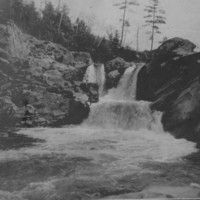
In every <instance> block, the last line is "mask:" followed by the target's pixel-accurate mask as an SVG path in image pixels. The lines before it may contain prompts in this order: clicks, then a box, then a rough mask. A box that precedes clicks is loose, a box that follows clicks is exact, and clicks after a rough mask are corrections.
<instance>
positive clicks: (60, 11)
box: [0, 0, 133, 62]
mask: <svg viewBox="0 0 200 200" xmlns="http://www.w3.org/2000/svg"><path fill="white" fill-rule="evenodd" d="M0 4H1V5H0V8H1V10H0V21H1V23H2V22H6V21H8V20H13V21H14V22H15V23H16V24H17V25H18V26H19V27H20V28H21V29H22V30H23V31H24V32H26V33H27V34H30V35H33V36H35V37H36V38H38V39H40V40H48V41H52V42H55V43H59V44H62V45H63V46H64V47H66V48H67V49H68V50H70V51H78V52H81V51H84V52H89V53H90V54H91V55H92V58H93V60H94V61H100V62H105V61H107V60H110V59H112V58H114V57H117V56H121V57H124V56H125V57H132V53H133V51H132V50H130V49H129V48H128V47H126V48H123V47H120V41H119V40H120V39H119V34H118V31H115V32H114V33H110V34H109V35H108V37H107V38H105V37H100V36H96V35H94V34H93V33H92V31H91V28H90V27H89V26H88V25H87V24H86V23H85V22H84V21H83V20H82V19H79V18H77V19H76V20H75V22H72V20H71V19H70V17H69V10H68V8H67V6H66V5H65V6H62V8H61V7H60V6H58V7H54V6H53V4H52V3H51V2H47V1H46V3H45V6H44V8H42V9H37V8H36V6H35V4H34V2H31V3H25V2H24V0H1V2H0ZM127 59H128V58H127ZM130 59H131V58H130ZM130 59H128V60H130Z"/></svg>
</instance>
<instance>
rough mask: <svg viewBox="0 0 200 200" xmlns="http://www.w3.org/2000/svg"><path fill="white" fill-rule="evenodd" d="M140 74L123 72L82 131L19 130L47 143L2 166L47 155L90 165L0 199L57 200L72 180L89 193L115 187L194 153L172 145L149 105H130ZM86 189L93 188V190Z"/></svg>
mask: <svg viewBox="0 0 200 200" xmlns="http://www.w3.org/2000/svg"><path fill="white" fill-rule="evenodd" d="M140 68H141V66H139V67H137V68H136V66H135V67H132V68H129V69H127V71H126V72H125V74H124V76H123V77H122V79H121V81H120V83H119V86H118V87H117V88H116V89H115V90H111V91H109V93H108V95H106V96H105V97H102V98H101V100H100V102H99V103H97V104H93V105H92V107H91V113H90V116H89V118H88V119H87V120H86V121H85V122H84V124H83V125H82V126H67V127H63V128H33V129H23V130H21V131H19V133H20V134H24V135H27V136H31V137H34V138H40V139H43V140H45V143H38V144H37V145H36V146H32V147H27V148H21V149H18V150H8V151H0V161H5V160H23V159H31V158H32V156H38V162H39V163H40V162H43V160H42V158H40V157H39V156H42V155H50V156H56V157H57V156H58V157H59V156H62V158H63V160H65V159H68V158H70V157H71V158H76V157H83V158H89V159H91V164H90V165H89V164H88V166H87V165H86V164H84V163H80V166H79V167H78V168H77V169H76V172H75V174H73V175H72V176H71V177H51V178H50V179H47V180H45V181H44V182H36V183H27V187H25V188H23V189H22V190H20V191H17V192H13V193H9V192H6V191H0V198H1V197H4V199H8V200H11V199H12V200H13V199H19V200H25V199H27V200H38V199H44V200H49V199H52V200H57V199H59V198H60V196H61V197H62V192H60V193H59V192H58V190H59V189H60V188H59V187H58V185H61V186H62V187H61V188H64V190H66V188H67V187H68V188H69V190H70V191H69V192H71V191H73V189H74V188H73V186H71V185H70V183H73V181H72V180H74V181H75V182H76V180H77V179H79V180H80V179H81V180H85V182H84V183H85V185H84V184H83V185H82V186H83V188H84V187H87V184H88V182H89V181H92V180H99V181H101V180H102V179H106V180H109V181H110V182H112V184H113V185H114V184H115V179H116V178H119V177H123V176H127V175H128V176H129V175H131V174H134V173H138V174H140V173H143V172H146V171H145V170H147V172H149V171H148V169H144V168H142V167H141V165H140V164H141V163H144V162H149V161H150V162H152V161H154V162H156V161H161V162H175V161H180V159H181V157H183V156H186V155H188V154H190V153H192V152H196V149H195V144H194V143H192V142H189V141H186V140H184V139H179V140H178V139H175V138H174V137H173V136H171V135H170V134H168V133H165V132H164V131H163V129H162V124H161V116H162V114H161V113H160V112H154V113H152V111H151V110H150V109H149V102H144V101H140V102H137V101H135V100H134V99H135V93H136V82H137V73H138V72H139V70H140ZM88 70H91V71H90V73H88V74H89V75H88V81H93V80H94V81H96V80H95V79H93V78H94V77H92V74H93V75H94V74H96V71H95V70H94V67H90V68H89V69H88ZM100 71H101V70H100ZM94 72H95V73H94ZM101 74H103V73H102V71H101ZM101 83H102V82H101ZM36 164H37V163H36ZM44 165H45V162H44ZM24 170H31V169H26V168H25V169H24ZM38 170H39V169H38ZM61 170H63V171H64V169H61ZM151 173H153V172H151ZM154 173H155V172H154ZM63 185H64V187H63ZM94 186H95V185H94ZM88 187H90V188H91V187H92V185H90V186H88ZM59 191H60V190H59ZM65 195H66V193H64V194H63V199H64V197H66V196H65ZM66 199H67V198H66ZM68 199H70V198H68Z"/></svg>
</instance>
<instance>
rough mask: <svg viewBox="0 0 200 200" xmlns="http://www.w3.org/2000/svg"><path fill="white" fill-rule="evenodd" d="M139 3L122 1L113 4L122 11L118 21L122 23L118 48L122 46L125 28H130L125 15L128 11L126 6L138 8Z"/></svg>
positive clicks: (133, 0) (132, 0) (129, 0)
mask: <svg viewBox="0 0 200 200" xmlns="http://www.w3.org/2000/svg"><path fill="white" fill-rule="evenodd" d="M138 5H139V3H138V2H137V0H124V2H122V3H117V4H114V6H116V7H118V8H119V9H120V10H122V11H123V16H122V19H121V20H120V21H122V29H121V39H120V46H121V47H122V46H123V43H125V40H124V36H125V28H126V27H129V26H130V23H129V21H128V20H127V17H126V14H127V10H128V6H138Z"/></svg>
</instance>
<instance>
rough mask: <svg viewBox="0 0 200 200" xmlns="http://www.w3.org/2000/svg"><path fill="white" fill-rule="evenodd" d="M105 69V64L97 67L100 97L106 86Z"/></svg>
mask: <svg viewBox="0 0 200 200" xmlns="http://www.w3.org/2000/svg"><path fill="white" fill-rule="evenodd" d="M105 80H106V79H105V67H104V65H103V64H101V65H97V66H96V81H97V84H98V86H99V97H101V96H102V95H103V92H104V86H105Z"/></svg>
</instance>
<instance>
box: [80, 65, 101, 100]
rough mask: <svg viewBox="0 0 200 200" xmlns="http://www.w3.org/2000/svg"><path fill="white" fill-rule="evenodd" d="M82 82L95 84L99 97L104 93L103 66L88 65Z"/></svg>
mask: <svg viewBox="0 0 200 200" xmlns="http://www.w3.org/2000/svg"><path fill="white" fill-rule="evenodd" d="M83 82H85V83H96V84H97V85H98V86H99V96H100V97H101V96H102V95H103V92H104V84H105V68H104V65H103V64H97V65H94V64H92V65H90V66H89V67H88V68H87V71H86V74H85V76H84V79H83Z"/></svg>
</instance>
